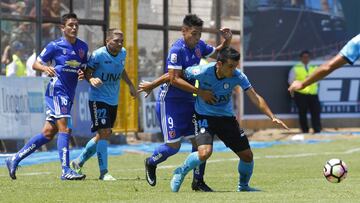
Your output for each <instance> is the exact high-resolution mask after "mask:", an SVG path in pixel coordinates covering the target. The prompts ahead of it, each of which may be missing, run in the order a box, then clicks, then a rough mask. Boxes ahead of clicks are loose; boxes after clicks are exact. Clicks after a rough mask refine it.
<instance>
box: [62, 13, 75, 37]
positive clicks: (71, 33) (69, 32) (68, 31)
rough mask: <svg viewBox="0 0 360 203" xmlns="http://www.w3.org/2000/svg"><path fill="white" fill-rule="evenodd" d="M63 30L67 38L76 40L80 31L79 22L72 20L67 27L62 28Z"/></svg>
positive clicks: (68, 21) (69, 20)
mask: <svg viewBox="0 0 360 203" xmlns="http://www.w3.org/2000/svg"><path fill="white" fill-rule="evenodd" d="M61 30H62V31H63V33H64V36H65V37H66V38H70V39H73V38H76V36H77V33H78V30H79V22H78V20H77V19H75V18H70V19H68V20H67V21H66V23H65V25H62V26H61Z"/></svg>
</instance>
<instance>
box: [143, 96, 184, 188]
mask: <svg viewBox="0 0 360 203" xmlns="http://www.w3.org/2000/svg"><path fill="white" fill-rule="evenodd" d="M174 107H175V105H172V104H169V103H167V104H166V103H165V102H157V104H156V113H157V117H158V119H159V123H160V127H161V132H162V134H163V136H164V144H161V145H159V146H158V147H156V148H155V150H154V152H153V154H152V155H151V156H150V157H147V158H146V159H145V176H146V181H147V182H148V183H149V185H151V186H155V185H156V166H157V165H158V164H160V163H162V162H164V161H165V160H166V159H167V158H169V157H170V156H172V155H174V154H176V153H177V152H178V151H179V149H180V146H181V142H180V141H181V133H180V132H179V130H178V129H177V127H178V123H179V122H181V121H178V119H179V118H180V117H178V116H176V112H175V111H171V110H170V109H171V108H174ZM166 110H168V111H166ZM174 116H175V117H174Z"/></svg>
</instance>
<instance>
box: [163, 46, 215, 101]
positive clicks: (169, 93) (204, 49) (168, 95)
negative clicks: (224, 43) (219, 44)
mask: <svg viewBox="0 0 360 203" xmlns="http://www.w3.org/2000/svg"><path fill="white" fill-rule="evenodd" d="M214 52H215V48H214V47H212V46H210V45H208V44H206V43H205V42H204V41H202V40H200V41H199V42H198V44H197V45H196V46H195V48H193V49H190V48H188V47H187V46H186V44H185V41H184V39H178V40H177V41H176V42H175V43H174V44H173V45H172V47H171V49H170V51H169V54H168V57H167V60H166V69H165V72H168V69H177V70H185V69H186V68H187V67H190V66H195V65H198V64H199V63H200V59H201V58H202V57H205V58H206V57H208V56H210V55H212V54H213V53H214ZM188 82H189V83H191V84H193V85H194V84H195V80H189V81H188ZM159 100H161V101H162V100H165V101H169V100H170V101H171V100H176V101H179V100H180V101H194V97H193V95H192V93H189V92H185V91H183V90H180V89H178V88H176V87H174V86H171V85H170V84H169V83H165V84H163V85H162V87H161V91H160V99H159Z"/></svg>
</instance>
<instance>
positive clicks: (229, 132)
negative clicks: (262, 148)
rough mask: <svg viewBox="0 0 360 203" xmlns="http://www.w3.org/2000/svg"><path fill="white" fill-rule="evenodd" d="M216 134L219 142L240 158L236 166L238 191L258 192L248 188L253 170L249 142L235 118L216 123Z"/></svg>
mask: <svg viewBox="0 0 360 203" xmlns="http://www.w3.org/2000/svg"><path fill="white" fill-rule="evenodd" d="M216 126H217V128H216V133H217V135H218V137H219V139H220V140H221V141H223V142H224V144H225V145H226V146H227V147H229V148H230V149H231V150H232V151H233V152H235V153H236V154H237V155H238V157H239V158H240V160H239V164H238V172H239V184H238V191H259V190H258V189H255V188H252V187H250V186H249V182H250V178H251V176H252V173H253V170H254V160H253V153H252V151H251V148H250V145H249V140H248V139H247V137H246V135H245V133H244V131H243V130H242V129H241V128H240V126H239V123H238V122H237V120H236V118H235V117H222V118H220V119H218V121H217V125H216Z"/></svg>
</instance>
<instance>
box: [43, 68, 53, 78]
mask: <svg viewBox="0 0 360 203" xmlns="http://www.w3.org/2000/svg"><path fill="white" fill-rule="evenodd" d="M44 72H45V73H46V74H47V75H48V76H50V77H54V76H56V71H55V68H54V67H52V66H45V71H44Z"/></svg>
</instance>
